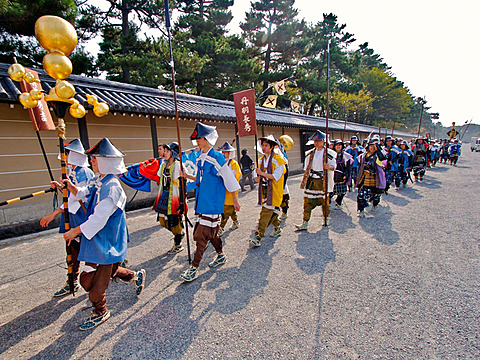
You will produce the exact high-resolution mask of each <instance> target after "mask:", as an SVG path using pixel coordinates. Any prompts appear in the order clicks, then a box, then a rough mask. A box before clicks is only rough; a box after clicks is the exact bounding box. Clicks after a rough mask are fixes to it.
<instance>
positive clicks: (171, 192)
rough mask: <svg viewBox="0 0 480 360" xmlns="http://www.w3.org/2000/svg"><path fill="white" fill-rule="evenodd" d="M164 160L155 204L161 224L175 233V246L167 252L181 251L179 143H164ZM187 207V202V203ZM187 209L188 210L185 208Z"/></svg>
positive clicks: (159, 174) (181, 184) (181, 181)
mask: <svg viewBox="0 0 480 360" xmlns="http://www.w3.org/2000/svg"><path fill="white" fill-rule="evenodd" d="M163 149H164V150H163V151H164V155H163V157H164V161H163V162H162V163H161V165H160V169H159V170H158V176H159V186H158V194H157V197H156V199H155V202H154V204H153V209H154V210H155V211H156V212H157V219H158V222H159V223H160V225H161V226H163V227H164V228H166V229H167V230H169V231H170V232H171V233H172V234H173V241H174V244H173V247H172V248H171V249H170V250H168V252H167V254H169V255H173V254H176V253H179V252H180V251H182V250H183V249H184V248H183V246H182V239H183V236H184V232H183V223H182V213H183V210H184V209H181V208H180V196H181V192H182V186H184V185H185V184H184V180H183V179H182V178H181V177H180V156H179V154H178V151H179V150H178V149H179V147H178V144H177V143H176V142H171V143H170V144H164V145H163ZM185 207H186V204H185ZM185 211H188V210H187V209H185Z"/></svg>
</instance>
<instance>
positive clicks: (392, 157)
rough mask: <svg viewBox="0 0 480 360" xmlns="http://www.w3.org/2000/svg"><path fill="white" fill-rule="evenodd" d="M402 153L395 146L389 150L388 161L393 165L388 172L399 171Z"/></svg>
mask: <svg viewBox="0 0 480 360" xmlns="http://www.w3.org/2000/svg"><path fill="white" fill-rule="evenodd" d="M401 152H402V150H401V149H400V148H399V147H398V146H396V145H393V146H392V147H391V148H390V149H388V156H387V159H388V161H389V163H391V164H390V168H389V169H388V170H390V171H398V161H399V160H400V153H401Z"/></svg>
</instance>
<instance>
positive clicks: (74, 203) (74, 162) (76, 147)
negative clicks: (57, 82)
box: [40, 139, 94, 296]
mask: <svg viewBox="0 0 480 360" xmlns="http://www.w3.org/2000/svg"><path fill="white" fill-rule="evenodd" d="M65 156H66V162H67V165H68V168H69V174H68V178H69V179H70V181H71V182H72V183H73V184H74V185H75V186H78V187H82V186H87V184H88V183H89V182H90V180H91V179H93V177H94V173H93V171H92V170H90V169H89V168H88V157H87V155H85V149H84V148H83V145H82V143H81V142H80V140H79V139H75V140H73V141H71V142H70V143H68V144H66V145H65ZM86 211H87V210H86V207H85V199H75V197H74V196H73V195H72V194H71V192H70V191H69V192H68V213H69V219H70V227H71V228H73V227H76V226H78V225H80V224H82V223H83V222H84V221H85V220H86V219H87V217H86ZM57 215H61V219H60V230H59V232H60V233H61V234H63V233H65V219H64V215H63V204H62V206H60V208H59V209H57V210H55V211H54V212H52V213H51V214H49V215H47V216H45V217H44V218H42V220H40V225H41V226H43V227H46V226H48V224H49V223H50V222H51V221H52V220H53V219H54V218H55V217H56V216H57ZM70 245H71V246H70V247H71V249H72V261H73V283H74V285H75V287H74V291H78V290H79V289H80V286H79V285H78V275H79V270H80V261H78V260H77V258H78V252H79V251H80V236H77V237H76V238H75V239H73V241H72V242H71V244H70ZM69 293H70V285H68V281H67V282H66V283H65V285H64V286H63V287H62V288H61V289H60V290H58V291H57V292H55V293H54V295H53V296H63V295H66V294H69Z"/></svg>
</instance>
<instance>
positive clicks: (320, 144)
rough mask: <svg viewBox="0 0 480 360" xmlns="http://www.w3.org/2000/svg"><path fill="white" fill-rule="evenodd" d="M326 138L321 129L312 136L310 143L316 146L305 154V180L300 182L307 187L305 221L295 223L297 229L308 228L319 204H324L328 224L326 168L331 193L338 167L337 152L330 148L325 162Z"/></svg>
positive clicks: (304, 203)
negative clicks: (313, 211)
mask: <svg viewBox="0 0 480 360" xmlns="http://www.w3.org/2000/svg"><path fill="white" fill-rule="evenodd" d="M324 140H325V134H324V133H323V132H321V131H320V130H317V132H316V133H315V134H314V135H313V136H312V137H311V138H310V140H309V142H307V145H308V144H311V143H312V142H313V143H314V144H315V148H314V149H312V150H310V151H308V152H307V153H306V154H305V155H306V157H305V164H304V169H303V170H304V174H303V180H302V183H301V184H300V189H305V191H304V195H303V223H302V224H300V225H295V227H296V228H297V230H307V229H308V222H309V221H310V216H311V213H312V210H313V209H315V208H316V207H317V206H322V208H323V213H324V216H325V217H326V219H325V223H324V224H325V225H328V222H327V218H328V214H329V204H328V203H329V198H328V197H327V199H326V200H327V204H325V175H324V174H325V170H327V176H328V182H327V183H328V189H327V192H328V193H331V192H332V191H333V188H334V171H335V167H336V157H337V153H336V152H335V151H333V150H330V149H328V151H327V163H326V164H325V163H324V161H325V160H324V150H325V146H324Z"/></svg>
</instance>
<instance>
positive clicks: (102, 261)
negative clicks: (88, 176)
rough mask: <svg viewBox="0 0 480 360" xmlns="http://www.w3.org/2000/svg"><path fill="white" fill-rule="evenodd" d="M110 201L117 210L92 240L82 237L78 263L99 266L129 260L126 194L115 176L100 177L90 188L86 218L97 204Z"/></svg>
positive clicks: (91, 183)
mask: <svg viewBox="0 0 480 360" xmlns="http://www.w3.org/2000/svg"><path fill="white" fill-rule="evenodd" d="M106 198H111V199H112V201H113V203H114V204H115V206H116V207H117V210H115V212H114V213H113V214H112V215H111V216H110V217H109V218H108V220H107V223H106V224H105V226H104V227H103V228H102V229H101V230H100V231H98V232H97V233H96V234H95V235H94V236H93V237H92V238H91V239H87V238H86V237H85V235H83V234H82V241H81V242H80V253H79V254H78V260H79V261H85V262H90V263H94V264H99V265H109V264H115V263H118V262H121V261H123V260H125V259H126V258H127V242H128V230H127V220H126V217H125V203H126V199H127V198H126V195H125V192H124V191H123V189H122V187H121V185H120V181H119V180H118V178H117V177H116V176H115V175H112V174H108V175H106V176H105V177H104V178H101V179H99V178H97V179H96V180H94V181H92V182H90V184H89V186H88V206H87V216H88V217H89V216H91V215H92V214H93V213H94V211H95V207H96V205H97V204H98V203H99V202H100V201H102V200H104V199H106Z"/></svg>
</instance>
